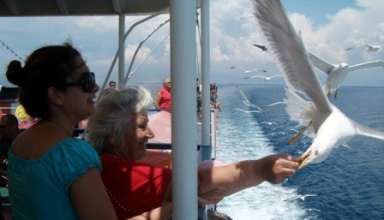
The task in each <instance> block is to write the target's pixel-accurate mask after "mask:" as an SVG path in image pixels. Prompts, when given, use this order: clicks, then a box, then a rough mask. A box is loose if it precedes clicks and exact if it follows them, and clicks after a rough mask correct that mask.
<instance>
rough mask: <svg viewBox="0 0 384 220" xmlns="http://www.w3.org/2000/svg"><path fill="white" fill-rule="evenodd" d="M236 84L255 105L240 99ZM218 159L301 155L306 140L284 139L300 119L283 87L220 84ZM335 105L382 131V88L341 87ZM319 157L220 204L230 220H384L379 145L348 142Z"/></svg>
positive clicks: (383, 151) (383, 154) (382, 146)
mask: <svg viewBox="0 0 384 220" xmlns="http://www.w3.org/2000/svg"><path fill="white" fill-rule="evenodd" d="M239 89H241V90H242V91H243V93H244V94H245V95H246V96H247V97H248V99H249V101H250V102H251V103H253V104H256V105H258V106H260V107H261V108H262V109H263V111H261V112H256V111H254V110H257V109H255V108H254V107H252V106H249V105H248V106H247V105H245V104H244V102H243V98H242V96H241V95H240V92H239ZM219 97H220V98H219V100H220V102H221V107H222V112H220V114H219V129H218V139H217V142H218V146H217V151H216V154H217V159H219V160H222V161H225V162H235V161H239V160H245V159H257V158H261V157H263V156H266V155H269V154H275V153H287V154H291V155H293V156H299V155H301V154H302V153H303V152H304V150H305V149H306V148H307V147H308V146H309V145H310V144H311V139H310V138H307V137H304V138H302V139H301V140H300V141H299V142H297V143H296V144H293V145H288V144H287V140H288V139H289V137H290V136H291V135H292V134H294V133H295V131H294V130H293V129H294V128H297V124H295V123H294V122H292V121H290V120H289V119H288V115H287V114H286V112H285V110H284V107H285V106H284V105H275V106H272V107H267V105H268V104H271V103H273V102H278V101H282V99H283V98H284V89H283V87H281V86H277V85H276V86H275V85H268V86H263V85H237V86H235V85H221V86H219ZM333 102H334V103H336V105H337V106H338V107H339V108H340V109H342V110H343V112H345V113H346V115H348V116H350V117H351V118H352V119H353V120H355V121H358V122H360V123H362V124H364V125H367V126H370V127H373V128H376V129H380V130H383V131H384V87H342V88H341V89H340V90H339V94H338V97H337V100H336V101H333ZM348 145H349V146H350V148H348V147H339V148H337V149H336V150H334V151H333V152H332V154H331V155H330V156H329V157H328V159H326V160H325V161H324V162H322V163H320V164H311V165H309V166H307V167H305V168H303V169H301V170H299V171H298V172H297V173H296V174H295V175H294V176H292V177H290V178H289V179H288V180H286V181H285V182H283V183H282V184H278V185H272V184H269V183H267V182H265V183H262V184H260V185H258V186H256V187H253V188H250V189H247V190H244V191H242V192H239V193H236V194H234V195H232V196H229V197H227V198H225V199H224V200H223V201H222V202H220V203H219V204H218V210H219V211H221V212H224V213H226V214H228V215H229V216H231V217H232V218H233V219H234V220H254V219H258V220H264V219H284V220H290V219H324V220H337V219H348V220H354V219H356V220H357V219H358V220H364V219H384V172H383V170H384V142H382V141H380V140H376V139H371V138H367V137H356V138H354V139H352V140H351V141H350V142H349V143H348Z"/></svg>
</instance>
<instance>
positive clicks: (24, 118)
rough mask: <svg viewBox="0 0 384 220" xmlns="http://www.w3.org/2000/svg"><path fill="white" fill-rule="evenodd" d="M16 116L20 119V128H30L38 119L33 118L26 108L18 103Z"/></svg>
mask: <svg viewBox="0 0 384 220" xmlns="http://www.w3.org/2000/svg"><path fill="white" fill-rule="evenodd" d="M15 116H16V118H17V119H18V120H19V128H20V129H28V128H30V127H31V126H32V125H34V124H35V123H36V122H37V120H36V119H34V118H32V117H31V116H29V115H28V114H27V112H25V109H24V107H23V106H22V105H18V106H17V107H16V110H15Z"/></svg>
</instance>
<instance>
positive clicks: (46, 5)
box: [0, 0, 169, 16]
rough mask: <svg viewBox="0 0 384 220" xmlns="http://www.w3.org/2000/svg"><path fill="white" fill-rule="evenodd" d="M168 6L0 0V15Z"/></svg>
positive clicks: (128, 0)
mask: <svg viewBox="0 0 384 220" xmlns="http://www.w3.org/2000/svg"><path fill="white" fill-rule="evenodd" d="M168 7H169V0H0V16H67V15H68V16H74V15H117V14H120V13H123V14H146V13H152V12H157V11H160V10H163V9H166V8H168Z"/></svg>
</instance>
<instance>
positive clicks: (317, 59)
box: [308, 53, 335, 75]
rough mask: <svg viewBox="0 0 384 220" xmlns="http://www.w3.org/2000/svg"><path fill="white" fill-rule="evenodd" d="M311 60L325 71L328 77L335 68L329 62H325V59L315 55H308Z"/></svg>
mask: <svg viewBox="0 0 384 220" xmlns="http://www.w3.org/2000/svg"><path fill="white" fill-rule="evenodd" d="M308 57H309V60H310V61H311V63H312V64H313V65H314V66H315V67H316V68H318V69H319V70H321V71H323V72H324V73H326V74H327V75H329V73H330V72H331V70H332V69H333V68H335V66H334V65H332V64H330V63H329V62H327V61H325V60H324V59H322V58H320V57H318V56H316V55H315V54H313V53H308Z"/></svg>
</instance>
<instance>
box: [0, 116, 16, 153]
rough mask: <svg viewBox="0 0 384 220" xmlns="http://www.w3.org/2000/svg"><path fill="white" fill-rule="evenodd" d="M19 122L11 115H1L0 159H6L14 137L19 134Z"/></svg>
mask: <svg viewBox="0 0 384 220" xmlns="http://www.w3.org/2000/svg"><path fill="white" fill-rule="evenodd" d="M20 132H21V131H20V129H19V122H18V121H17V118H16V117H15V116H14V115H12V114H6V115H3V116H2V117H1V119H0V157H2V158H7V157H8V150H9V148H10V147H11V144H12V142H13V141H14V140H15V138H16V136H17V135H19V133H20Z"/></svg>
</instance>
